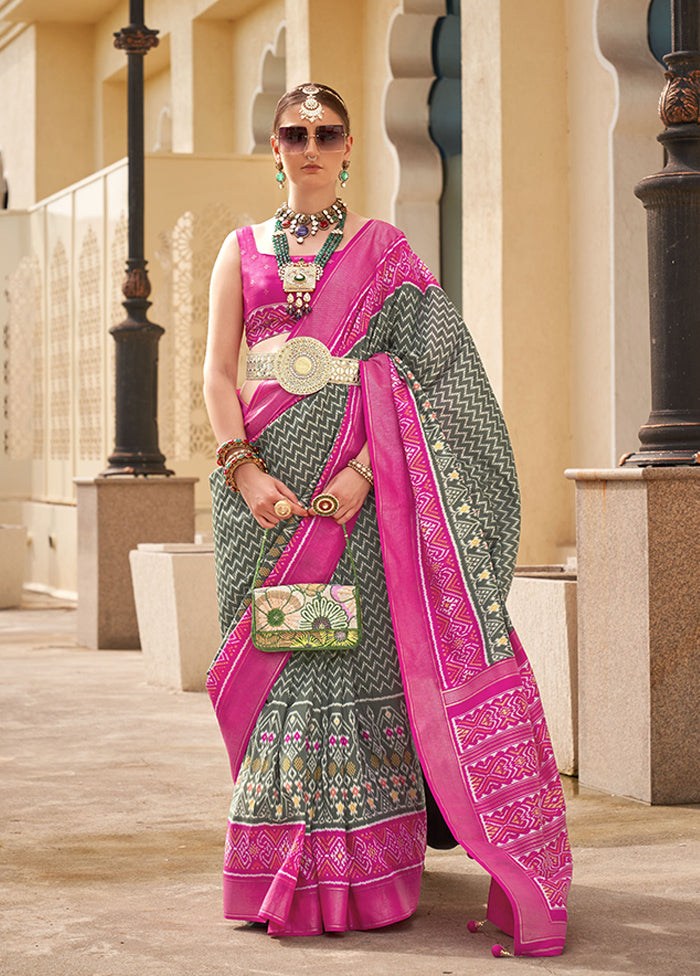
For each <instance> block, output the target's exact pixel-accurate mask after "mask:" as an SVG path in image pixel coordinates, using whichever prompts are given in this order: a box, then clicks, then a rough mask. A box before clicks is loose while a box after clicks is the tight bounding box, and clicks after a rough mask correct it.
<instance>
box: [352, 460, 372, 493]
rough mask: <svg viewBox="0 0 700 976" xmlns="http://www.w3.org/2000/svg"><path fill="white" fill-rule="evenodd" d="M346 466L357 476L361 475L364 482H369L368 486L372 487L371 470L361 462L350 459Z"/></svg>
mask: <svg viewBox="0 0 700 976" xmlns="http://www.w3.org/2000/svg"><path fill="white" fill-rule="evenodd" d="M347 466H348V467H349V468H352V470H353V471H357V473H358V474H360V475H362V477H363V478H364V479H365V481H369V483H370V485H372V486H373V485H374V475H373V474H372V469H371V468H370V467H369V466H368V465H366V464H363V463H362V461H358V460H357V458H350V460H349V461H348V464H347Z"/></svg>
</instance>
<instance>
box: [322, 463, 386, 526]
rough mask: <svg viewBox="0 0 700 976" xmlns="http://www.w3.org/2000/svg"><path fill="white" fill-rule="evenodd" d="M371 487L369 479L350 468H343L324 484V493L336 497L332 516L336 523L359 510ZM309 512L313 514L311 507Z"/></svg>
mask: <svg viewBox="0 0 700 976" xmlns="http://www.w3.org/2000/svg"><path fill="white" fill-rule="evenodd" d="M371 487H372V486H371V485H370V483H369V481H367V479H366V478H363V477H362V475H361V474H358V473H357V471H354V470H353V469H352V468H343V470H342V471H339V472H338V474H337V475H335V477H334V478H331V480H330V481H329V482H328V484H327V485H325V486H324V489H323V492H324V494H325V493H328V494H330V495H335V497H336V498H337V499H338V511H337V512H336V513H335V514H334V516H333V518H334V519H335V520H336V522H337V523H338V525H344V524H345V523H346V522H347V521H348V520H349V519H351V518H352V517H353V516H354V515H356V514H357V513H358V512H359V511H360V509H361V508H362V503H363V502H364V500H365V498H366V497H367V495H368V494H369V490H370V488H371ZM309 512H310V514H311V515H313V514H314V513H313V511H311V509H309Z"/></svg>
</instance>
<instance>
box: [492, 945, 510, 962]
mask: <svg viewBox="0 0 700 976" xmlns="http://www.w3.org/2000/svg"><path fill="white" fill-rule="evenodd" d="M491 955H492V956H495V957H496V959H502V958H503V957H504V956H512V955H513V953H512V952H508V951H507V950H506V949H504V948H503V946H502V945H498V944H496V945H495V946H492V948H491Z"/></svg>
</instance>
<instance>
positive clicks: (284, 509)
mask: <svg viewBox="0 0 700 976" xmlns="http://www.w3.org/2000/svg"><path fill="white" fill-rule="evenodd" d="M291 514H292V506H291V505H290V504H289V502H288V501H287V499H286V498H280V500H279V501H278V502H275V515H279V517H280V518H289V516H290V515H291Z"/></svg>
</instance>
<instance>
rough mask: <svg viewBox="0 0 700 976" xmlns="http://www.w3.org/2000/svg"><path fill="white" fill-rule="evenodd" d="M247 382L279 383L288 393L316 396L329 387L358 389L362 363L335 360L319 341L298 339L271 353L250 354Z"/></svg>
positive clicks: (300, 337) (341, 359)
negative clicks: (342, 384) (264, 381)
mask: <svg viewBox="0 0 700 976" xmlns="http://www.w3.org/2000/svg"><path fill="white" fill-rule="evenodd" d="M246 379H249V380H277V382H278V383H279V385H280V386H281V387H282V389H283V390H286V391H287V393H302V394H304V393H316V391H317V390H320V389H321V388H322V387H324V386H325V385H326V383H344V384H345V385H347V386H357V385H358V384H359V382H360V360H359V359H345V358H344V357H341V356H331V354H330V352H329V351H328V349H327V348H326V347H325V346H324V345H323V343H322V342H319V340H318V339H311V338H307V337H306V336H297V337H296V338H295V339H290V340H289V341H288V342H285V344H284V345H283V346H282V348H281V349H278V350H277V351H276V352H271V353H248V359H247V362H246Z"/></svg>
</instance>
